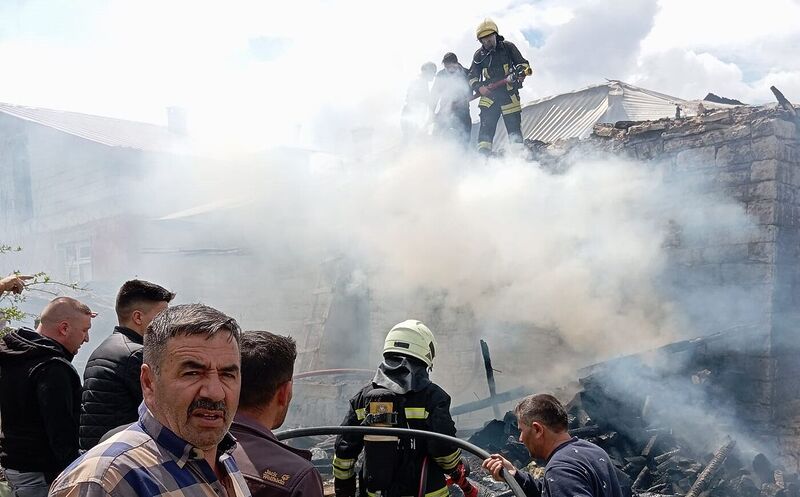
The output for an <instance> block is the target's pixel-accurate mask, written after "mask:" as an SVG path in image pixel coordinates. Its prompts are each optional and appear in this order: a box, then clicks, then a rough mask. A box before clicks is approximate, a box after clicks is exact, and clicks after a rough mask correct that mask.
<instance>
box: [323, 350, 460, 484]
mask: <svg viewBox="0 0 800 497" xmlns="http://www.w3.org/2000/svg"><path fill="white" fill-rule="evenodd" d="M375 405H381V406H387V405H391V409H392V410H393V411H394V412H396V414H397V421H396V424H395V425H394V426H395V427H407V428H411V429H416V430H426V431H433V432H437V433H442V434H445V435H450V436H455V433H456V427H455V423H454V422H453V418H452V417H451V416H450V396H449V395H448V394H447V393H446V392H445V391H444V390H442V388H441V387H439V386H438V385H436V384H435V383H432V382H431V381H430V379H429V378H428V372H427V369H426V367H425V365H424V364H423V363H422V362H421V361H417V360H416V359H412V358H408V357H405V356H401V355H395V354H387V355H386V357H385V359H384V362H383V363H382V364H381V365H380V367H379V368H378V371H377V373H376V374H375V378H373V380H372V382H371V383H370V384H368V385H367V386H365V387H364V388H363V389H362V390H361V391H360V392H358V393H357V394H356V395H355V396H354V397H353V398H352V399H351V400H350V409H349V412H348V413H347V415H346V416H345V418H344V422H343V423H342V425H344V426H359V425H367V424H369V422H370V419H371V416H373V415H375V413H376V410H375V409H374V407H375ZM381 421H386V420H385V419H381ZM380 424H382V425H384V426H385V425H386V423H380ZM365 438H367V437H365V436H363V435H357V434H345V435H340V436H339V437H338V438H337V439H336V446H335V450H336V453H335V456H334V459H333V474H334V477H335V479H336V484H337V485H336V486H337V489H338V488H341V487H351V488H352V482H351V485H347V484H346V483H347V482H348V481H349V480H350V479H352V478H355V466H356V460H357V459H358V456H359V454H360V453H361V451H362V449H364V448H365V444H366V445H369V444H370V443H371V442H370V440H366V441H365ZM379 444H380V442H379V443H378V444H376V445H379ZM384 445H385V444H384ZM389 445H390V447H391V448H392V450H393V452H396V454H395V455H394V456H393V457H380V458H379V459H380V460H379V461H373V460H371V459H370V451H369V447H367V448H366V452H365V460H364V466H363V467H362V471H361V474H360V478H359V479H360V481H361V495H366V496H369V497H371V496H373V495H374V494H375V493H376V492H377V491H381V495H385V496H386V497H399V496H403V495H417V494H418V492H419V486H420V475H421V474H422V467H423V463H424V464H426V465H427V485H426V490H425V496H426V497H444V496H447V495H448V494H449V491H448V489H447V485H446V484H445V474H447V473H450V472H451V471H453V470H454V469H455V468H456V466H458V464H459V462H461V449H459V448H458V447H457V446H454V445H452V444H449V443H445V442H440V441H435V440H424V439H409V438H402V439H400V441H399V442H390V443H389ZM376 459H378V458H376ZM388 466H391V467H388ZM370 468H375V469H370ZM376 470H377V471H380V472H386V471H389V472H392V473H393V477H392V484H391V485H390V486H389V488H380V487H383V486H384V485H385V484H373V482H375V481H377V480H380V478H378V477H376V475H373V474H371V472H374V471H376ZM337 495H339V492H337ZM339 497H342V496H341V495H339Z"/></svg>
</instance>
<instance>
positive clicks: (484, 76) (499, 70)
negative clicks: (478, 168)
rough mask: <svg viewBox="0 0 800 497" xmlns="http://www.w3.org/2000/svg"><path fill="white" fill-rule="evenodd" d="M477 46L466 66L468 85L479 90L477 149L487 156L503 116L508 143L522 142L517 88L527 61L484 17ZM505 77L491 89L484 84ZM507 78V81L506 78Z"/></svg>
mask: <svg viewBox="0 0 800 497" xmlns="http://www.w3.org/2000/svg"><path fill="white" fill-rule="evenodd" d="M476 35H477V37H478V41H480V42H481V48H479V49H478V51H476V52H475V56H474V57H473V59H472V65H471V66H470V68H469V84H470V86H471V87H472V90H473V91H475V92H478V93H480V95H481V98H480V100H479V101H478V109H479V110H480V119H481V126H480V131H479V132H478V152H480V153H483V154H486V155H489V154H490V153H491V151H492V140H494V132H495V130H496V129H497V121H498V120H499V119H500V116H501V115H502V116H503V122H505V125H506V131H508V139H509V141H510V142H511V143H522V129H521V113H522V107H521V105H520V102H519V89H520V88H521V87H522V81H523V80H524V78H525V73H526V71H529V70H530V64H529V63H528V61H527V60H525V59H524V58H523V57H522V54H520V52H519V49H518V48H517V47H516V46H515V45H514V44H513V43H511V42H510V41H506V40H505V39H504V38H503V37H502V36H501V35H500V34H499V33H498V32H497V24H495V23H494V21H492V20H491V19H486V20H484V21H483V22H482V23H481V24H480V25H479V26H478V29H477V31H476ZM503 79H506V80H507V84H505V85H502V86H499V87H498V88H495V89H494V90H491V89H490V88H489V87H488V85H489V84H490V83H494V82H496V81H500V80H503ZM509 80H510V81H509Z"/></svg>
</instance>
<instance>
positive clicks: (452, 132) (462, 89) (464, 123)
mask: <svg viewBox="0 0 800 497" xmlns="http://www.w3.org/2000/svg"><path fill="white" fill-rule="evenodd" d="M442 65H444V69H442V70H441V71H439V72H438V73H437V74H436V79H435V80H434V82H433V89H432V90H431V97H432V104H431V105H432V106H433V107H434V109H433V110H434V111H436V108H435V107H436V106H437V105H438V107H439V109H438V111H437V112H436V115H435V120H434V122H435V124H436V128H435V132H436V134H439V135H444V136H447V135H449V136H451V137H453V138H455V139H456V140H458V141H459V142H461V143H463V144H464V145H466V144H467V143H469V136H470V132H471V131H472V119H471V118H470V115H469V101H470V97H471V96H472V89H471V88H470V87H469V81H468V77H467V70H466V69H465V68H464V66H462V65H461V64H460V63H459V62H458V57H457V56H456V54H454V53H453V52H448V53H446V54H444V58H443V59H442Z"/></svg>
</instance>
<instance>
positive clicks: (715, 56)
mask: <svg viewBox="0 0 800 497" xmlns="http://www.w3.org/2000/svg"><path fill="white" fill-rule="evenodd" d="M485 17H491V18H493V19H494V20H495V21H496V22H497V23H498V26H499V29H500V32H501V34H503V35H504V36H506V37H507V39H509V40H510V41H512V42H514V43H515V44H517V46H518V47H519V48H520V50H521V51H522V53H523V54H524V55H525V56H526V57H527V58H528V59H529V60H530V61H531V62H532V65H533V68H534V71H535V73H534V76H533V77H532V78H529V80H528V82H527V83H526V88H524V89H523V92H522V99H523V101H528V100H533V99H536V98H540V97H544V96H548V95H553V94H557V93H562V92H567V91H571V90H575V89H579V88H582V87H585V86H588V85H592V84H598V83H602V82H603V81H604V79H605V78H609V79H620V80H623V81H626V82H629V83H632V84H636V85H640V86H643V87H646V88H648V89H651V90H655V91H659V92H662V93H666V94H670V95H673V96H677V97H680V98H686V99H697V98H702V97H703V96H704V95H705V94H706V93H708V92H714V93H716V94H718V95H723V96H726V97H730V98H736V99H739V100H742V101H744V102H746V103H763V102H769V101H772V100H773V98H772V94H771V93H770V91H769V86H770V85H773V84H774V85H776V86H778V87H779V88H780V89H781V90H782V91H783V92H784V94H785V95H786V96H787V97H788V98H789V99H790V100H792V99H794V101H796V102H797V101H800V58H798V57H796V47H798V46H800V24H798V23H797V22H796V20H797V19H800V0H762V1H760V2H724V1H718V0H692V1H690V0H661V1H658V0H617V1H614V2H608V1H600V0H574V1H571V2H559V1H555V0H538V1H522V2H520V1H510V0H502V1H495V2H486V1H481V2H478V1H474V0H459V1H440V2H421V1H414V0H410V1H406V2H394V3H392V4H391V5H388V4H387V3H385V2H369V1H362V0H353V1H344V2H333V1H330V0H310V1H303V2H281V3H279V4H276V3H275V2H263V1H258V0H229V1H225V2H212V1H197V0H137V1H131V0H127V1H122V0H79V1H75V0H3V2H0V60H2V61H3V78H2V83H0V101H2V102H7V103H13V104H20V105H29V106H38V107H47V108H56V109H63V110H72V111H79V112H86V113H90V114H100V115H108V116H113V117H118V118H125V119H132V120H139V121H147V122H154V123H159V124H160V123H164V122H165V120H166V111H165V108H166V107H168V106H175V105H177V106H182V107H185V108H186V109H187V112H188V119H189V127H190V131H191V132H192V134H193V136H196V137H199V139H201V140H207V141H213V142H215V143H217V144H218V145H219V146H220V147H227V148H229V149H233V150H236V149H239V148H246V147H250V148H256V149H258V148H269V147H275V146H284V145H289V146H305V147H315V148H321V149H326V150H331V149H335V145H336V141H337V140H339V139H340V138H341V134H342V133H344V132H346V131H348V130H351V129H353V128H358V127H370V128H373V129H377V130H389V131H392V132H394V131H396V130H397V129H398V127H399V125H398V122H399V114H400V109H401V108H402V105H403V100H404V97H405V91H406V88H407V85H408V83H409V82H410V81H411V80H412V79H413V78H414V77H415V76H416V74H417V72H418V70H419V66H420V65H421V64H422V63H423V62H425V61H427V60H431V61H434V62H437V63H439V62H440V61H441V57H442V55H443V54H444V53H445V52H447V51H453V52H455V53H456V54H457V55H458V56H459V59H460V60H461V61H462V62H463V63H464V64H465V65H466V64H468V62H469V60H470V59H471V57H472V54H473V53H474V50H475V49H477V48H478V43H477V41H476V40H475V35H474V33H475V27H476V25H477V24H478V23H479V22H480V21H481V20H482V19H483V18H485ZM473 117H474V118H477V115H476V114H474V115H473Z"/></svg>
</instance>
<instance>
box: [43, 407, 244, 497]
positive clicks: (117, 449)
mask: <svg viewBox="0 0 800 497" xmlns="http://www.w3.org/2000/svg"><path fill="white" fill-rule="evenodd" d="M235 446H236V440H235V439H234V438H233V437H232V436H231V435H230V434H226V435H225V438H224V439H223V440H222V442H221V443H220V444H219V446H218V454H219V456H218V459H217V460H218V461H219V468H220V469H221V470H222V471H223V472H224V473H225V474H226V478H223V480H222V481H221V480H219V479H218V478H217V477H216V475H215V474H214V471H213V469H212V468H211V467H210V466H209V464H208V463H207V462H206V460H205V459H204V458H203V451H202V450H200V449H198V448H197V447H194V446H193V445H191V444H189V443H188V442H186V441H184V440H182V439H181V438H179V437H178V436H177V435H176V434H175V433H173V432H172V431H170V430H169V429H167V428H165V427H164V426H162V425H161V423H159V422H158V421H156V419H155V418H154V417H153V415H152V413H150V411H149V410H148V409H147V408H146V407H145V406H144V403H142V405H141V406H140V407H139V422H138V423H134V424H132V425H131V426H129V427H128V428H127V429H125V430H123V431H121V432H119V433H117V434H116V435H114V436H112V437H111V438H109V439H108V440H106V441H105V442H102V443H100V444H99V445H96V446H95V447H94V448H92V449H91V450H89V451H88V452H86V453H85V454H84V455H82V456H81V457H79V458H78V459H76V460H75V461H74V462H73V463H72V464H70V465H69V467H67V469H65V470H64V472H63V473H61V474H60V475H59V476H58V478H57V479H56V481H55V482H53V485H52V486H51V487H50V493H49V497H101V496H102V497H107V496H111V497H129V496H130V497H133V496H138V497H159V496H164V497H250V491H249V490H248V489H247V483H245V481H244V478H243V477H242V474H241V473H240V472H239V468H238V467H237V466H236V461H234V459H233V457H232V456H231V452H233V449H234V447H235Z"/></svg>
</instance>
